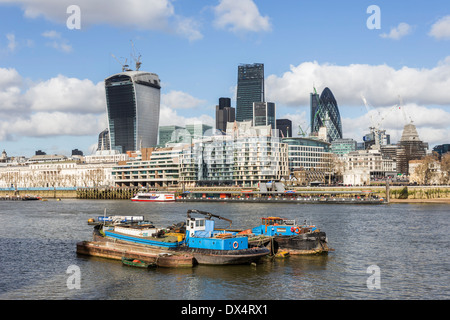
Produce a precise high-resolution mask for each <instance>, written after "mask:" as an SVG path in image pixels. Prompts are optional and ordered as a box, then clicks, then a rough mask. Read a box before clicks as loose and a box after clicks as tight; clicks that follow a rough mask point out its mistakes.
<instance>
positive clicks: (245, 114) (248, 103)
mask: <svg viewBox="0 0 450 320" xmlns="http://www.w3.org/2000/svg"><path fill="white" fill-rule="evenodd" d="M264 99H265V98H264V64H262V63H254V64H242V65H240V66H238V81H237V95H236V121H248V120H253V102H265V100H264Z"/></svg>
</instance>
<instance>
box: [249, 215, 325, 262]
mask: <svg viewBox="0 0 450 320" xmlns="http://www.w3.org/2000/svg"><path fill="white" fill-rule="evenodd" d="M241 233H246V234H249V237H250V243H251V244H253V245H261V244H265V245H266V246H268V247H269V248H270V250H271V253H272V254H275V253H277V252H278V251H279V250H283V251H287V252H288V253H289V254H291V255H304V254H327V253H328V252H329V251H333V249H331V248H329V247H328V244H327V243H328V240H327V235H326V233H325V232H323V231H320V230H319V229H318V228H317V227H316V226H315V225H308V224H306V221H305V223H304V224H297V223H296V221H295V220H288V219H284V218H280V217H267V218H261V224H260V225H259V226H257V227H254V228H253V229H248V230H244V231H242V232H241Z"/></svg>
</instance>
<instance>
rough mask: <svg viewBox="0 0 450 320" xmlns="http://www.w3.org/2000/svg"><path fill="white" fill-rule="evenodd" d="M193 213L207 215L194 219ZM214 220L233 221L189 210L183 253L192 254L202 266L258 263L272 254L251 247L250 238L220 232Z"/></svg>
mask: <svg viewBox="0 0 450 320" xmlns="http://www.w3.org/2000/svg"><path fill="white" fill-rule="evenodd" d="M192 213H198V214H202V215H205V216H207V218H193V217H191V214H192ZM212 217H215V218H218V219H223V220H227V221H229V222H230V226H231V220H229V219H226V218H223V217H220V216H217V215H214V214H212V213H209V212H205V211H200V210H188V212H187V221H186V243H185V246H183V247H180V249H181V250H185V251H188V252H190V253H191V254H192V255H193V256H194V258H195V260H196V261H197V262H198V263H199V264H209V265H225V264H246V263H254V262H256V261H258V260H259V259H260V258H262V257H264V256H266V255H268V254H269V253H270V251H269V249H267V248H265V247H260V246H252V247H249V243H248V237H247V236H246V235H239V234H238V232H236V231H227V230H216V229H215V228H214V227H215V222H214V220H211V218H212Z"/></svg>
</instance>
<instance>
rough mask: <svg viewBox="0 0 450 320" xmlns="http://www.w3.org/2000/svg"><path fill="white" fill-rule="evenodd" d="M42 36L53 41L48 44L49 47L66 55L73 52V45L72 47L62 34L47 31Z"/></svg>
mask: <svg viewBox="0 0 450 320" xmlns="http://www.w3.org/2000/svg"><path fill="white" fill-rule="evenodd" d="M42 36H43V37H44V38H47V39H50V40H51V41H50V42H47V45H48V46H50V47H53V48H55V49H57V50H59V51H62V52H66V53H69V52H71V51H72V45H70V44H69V43H68V41H67V40H66V39H64V38H63V37H61V33H60V32H57V31H55V30H50V31H45V32H43V33H42Z"/></svg>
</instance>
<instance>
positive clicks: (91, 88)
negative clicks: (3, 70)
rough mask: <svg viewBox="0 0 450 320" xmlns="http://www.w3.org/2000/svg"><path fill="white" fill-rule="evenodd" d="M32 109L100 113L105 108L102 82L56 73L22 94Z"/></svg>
mask: <svg viewBox="0 0 450 320" xmlns="http://www.w3.org/2000/svg"><path fill="white" fill-rule="evenodd" d="M24 99H25V100H26V102H27V105H28V106H29V108H30V110H32V111H68V112H75V113H80V114H81V113H101V112H104V111H105V110H106V107H105V106H106V98H105V88H104V83H103V82H99V83H97V84H94V83H93V82H92V81H90V80H88V79H84V80H80V79H77V78H68V77H66V76H63V75H58V76H57V77H55V78H51V79H49V80H46V81H41V82H38V83H36V84H34V85H33V86H32V87H31V88H29V89H28V91H27V92H26V93H25V94H24Z"/></svg>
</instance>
